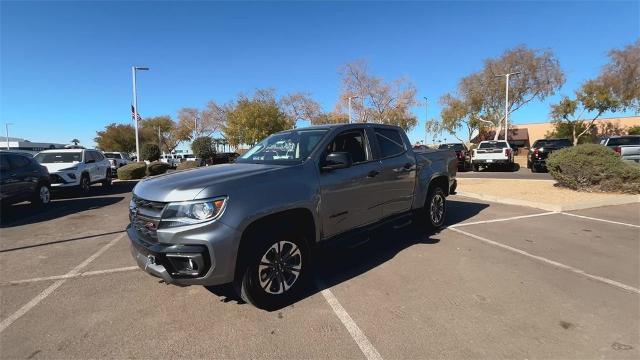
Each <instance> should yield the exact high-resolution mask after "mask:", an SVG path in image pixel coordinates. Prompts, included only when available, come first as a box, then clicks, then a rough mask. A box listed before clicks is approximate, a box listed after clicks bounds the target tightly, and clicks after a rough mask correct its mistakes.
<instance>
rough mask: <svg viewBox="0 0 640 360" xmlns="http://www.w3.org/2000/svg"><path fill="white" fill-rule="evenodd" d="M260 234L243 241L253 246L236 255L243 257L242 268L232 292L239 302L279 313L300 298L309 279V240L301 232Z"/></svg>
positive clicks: (268, 232)
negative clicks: (238, 296)
mask: <svg viewBox="0 0 640 360" xmlns="http://www.w3.org/2000/svg"><path fill="white" fill-rule="evenodd" d="M259 234H260V236H258V234H257V233H256V234H255V235H253V236H250V237H249V238H247V239H245V241H249V242H250V243H251V244H256V245H255V246H254V245H252V246H251V247H250V248H247V250H245V251H244V253H243V254H240V255H239V256H242V257H244V266H243V268H242V269H241V271H240V273H239V275H240V276H238V278H237V280H236V284H235V288H236V291H238V293H239V294H238V295H240V297H241V298H242V300H244V301H246V302H247V303H249V304H252V305H254V306H255V307H257V308H260V309H264V310H275V309H280V308H282V307H285V306H287V305H289V304H291V303H293V302H294V301H295V300H296V299H297V298H298V297H299V295H300V293H301V292H302V290H303V289H304V288H305V287H306V285H307V282H308V279H309V278H310V273H311V261H310V260H311V258H310V251H309V246H308V240H307V238H306V236H304V235H303V234H302V233H301V232H298V233H295V232H294V233H287V232H286V231H264V232H259ZM262 236H267V237H268V238H266V239H265V238H263V237H262ZM267 264H271V265H267ZM296 273H297V275H296ZM283 284H285V286H283Z"/></svg>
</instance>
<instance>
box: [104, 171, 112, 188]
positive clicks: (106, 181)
mask: <svg viewBox="0 0 640 360" xmlns="http://www.w3.org/2000/svg"><path fill="white" fill-rule="evenodd" d="M111 181H112V176H111V168H109V169H107V173H106V175H105V176H104V180H103V181H102V186H103V187H109V186H111Z"/></svg>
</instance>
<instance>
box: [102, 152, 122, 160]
mask: <svg viewBox="0 0 640 360" xmlns="http://www.w3.org/2000/svg"><path fill="white" fill-rule="evenodd" d="M104 156H106V157H107V158H108V159H122V156H120V154H119V153H104Z"/></svg>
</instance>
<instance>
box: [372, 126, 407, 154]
mask: <svg viewBox="0 0 640 360" xmlns="http://www.w3.org/2000/svg"><path fill="white" fill-rule="evenodd" d="M374 131H375V133H376V139H377V140H378V147H379V148H380V157H381V158H387V157H392V156H396V155H400V154H402V153H403V152H404V151H405V150H406V149H405V146H404V142H403V141H402V136H401V135H400V132H399V131H398V130H395V129H384V128H376V129H375V130H374Z"/></svg>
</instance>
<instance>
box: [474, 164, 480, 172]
mask: <svg viewBox="0 0 640 360" xmlns="http://www.w3.org/2000/svg"><path fill="white" fill-rule="evenodd" d="M473 171H476V172H478V171H480V165H476V164H473Z"/></svg>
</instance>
